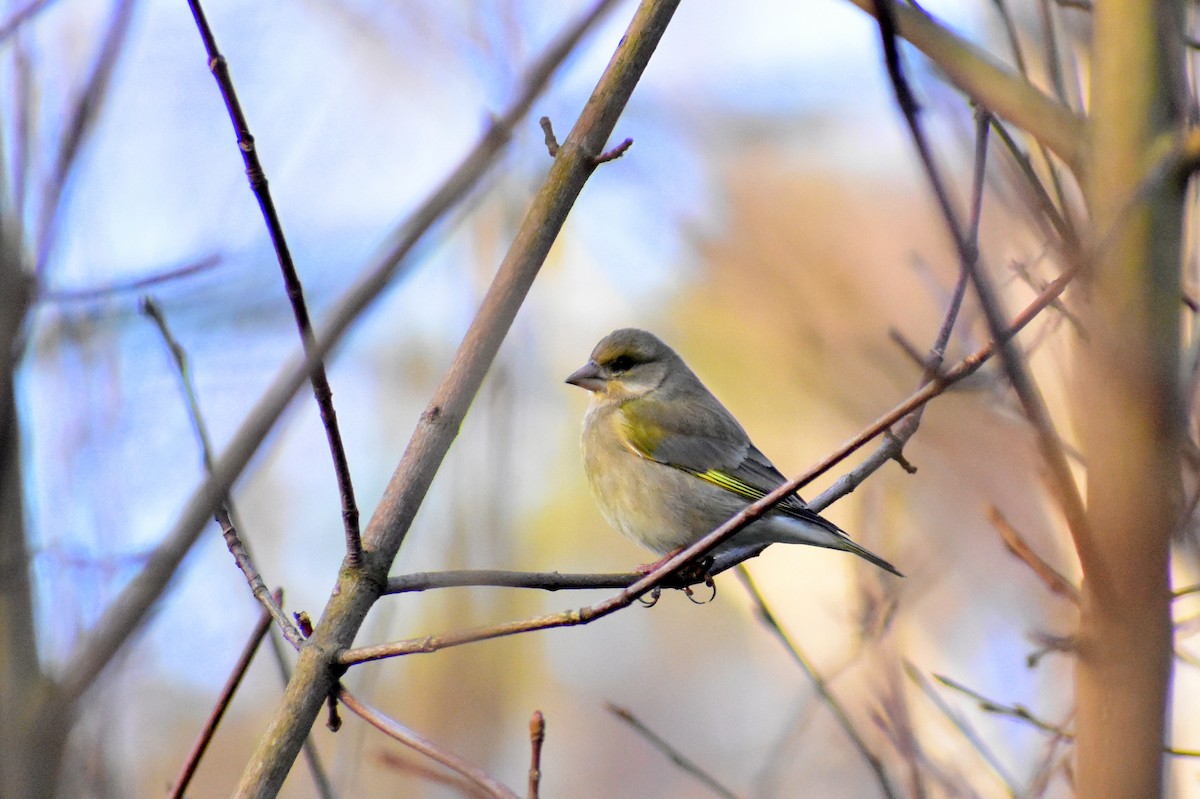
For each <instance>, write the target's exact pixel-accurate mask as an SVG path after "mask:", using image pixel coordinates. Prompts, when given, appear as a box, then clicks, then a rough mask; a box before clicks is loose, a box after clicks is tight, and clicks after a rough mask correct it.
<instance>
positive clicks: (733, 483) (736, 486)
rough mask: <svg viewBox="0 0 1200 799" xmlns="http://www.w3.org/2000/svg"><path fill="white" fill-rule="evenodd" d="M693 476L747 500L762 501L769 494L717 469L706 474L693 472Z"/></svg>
mask: <svg viewBox="0 0 1200 799" xmlns="http://www.w3.org/2000/svg"><path fill="white" fill-rule="evenodd" d="M692 474H694V475H696V476H697V477H699V478H700V479H701V480H706V481H708V482H710V483H712V484H713V485H715V486H718V487H720V488H723V489H725V490H726V491H728V492H730V493H732V494H737V495H738V496H739V497H744V498H745V499H749V500H756V499H761V498H762V497H764V496H766V493H767V492H765V491H763V490H762V489H759V488H755V487H754V486H752V485H750V484H749V483H744V482H742V481H741V480H739V479H737V478H736V477H733V476H732V475H729V474H726V473H725V472H722V471H719V470H717V469H709V470H708V471H706V472H692Z"/></svg>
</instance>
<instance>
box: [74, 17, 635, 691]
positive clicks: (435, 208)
mask: <svg viewBox="0 0 1200 799" xmlns="http://www.w3.org/2000/svg"><path fill="white" fill-rule="evenodd" d="M612 4H613V0H603V2H600V3H598V5H597V8H596V9H595V10H594V11H593V13H592V14H589V15H586V16H585V17H584V18H583V19H581V20H580V21H579V22H577V23H575V25H574V26H573V27H572V28H571V29H570V30H569V31H568V32H567V33H566V34H564V35H563V36H561V37H559V38H558V39H556V40H555V41H554V42H553V43H552V44H551V45H550V47H548V48H547V50H546V51H545V52H544V53H543V54H542V55H541V57H540V58H539V59H538V60H537V61H536V62H534V64H533V66H532V67H531V68H530V70H529V71H528V72H527V73H526V77H525V79H524V81H523V83H522V84H521V86H520V88H519V91H518V92H517V94H516V97H515V98H514V99H513V101H512V103H511V104H510V105H509V107H508V108H507V109H506V110H505V112H504V113H503V114H501V115H500V116H498V117H496V118H495V119H494V120H493V121H492V122H491V124H490V125H489V127H488V128H487V130H485V131H484V133H483V135H482V136H481V137H480V139H479V140H478V141H477V142H476V144H475V146H474V147H473V148H472V149H471V150H470V152H468V153H467V154H466V156H465V157H464V158H463V159H462V161H461V162H459V164H458V166H457V167H455V169H454V170H452V171H451V172H450V174H449V175H447V177H446V178H445V179H444V180H443V181H442V183H441V184H440V185H439V186H438V187H437V189H436V190H435V191H434V192H433V193H432V194H430V195H429V197H428V198H427V199H426V200H425V201H424V202H423V203H422V204H421V205H420V206H419V207H418V208H417V209H416V210H415V211H414V212H413V213H412V215H411V216H409V217H408V218H407V219H405V221H404V222H403V223H401V224H400V226H399V227H397V229H396V231H395V233H394V234H393V237H392V244H391V246H390V247H389V248H388V249H387V251H386V252H385V253H384V254H383V255H382V256H381V257H380V259H379V260H378V262H377V263H376V264H375V265H373V266H372V267H371V268H370V269H368V270H367V272H366V274H365V275H364V276H363V277H362V278H361V279H360V280H359V281H358V282H357V283H356V284H355V285H354V286H353V287H352V288H351V289H350V290H349V291H348V292H347V293H346V294H345V295H344V296H343V297H342V298H341V299H340V300H339V302H338V303H337V304H336V305H335V307H334V309H333V311H332V313H331V314H330V319H329V321H328V322H327V323H326V324H325V325H324V327H323V329H322V330H321V331H320V332H319V333H318V335H317V339H316V341H317V343H316V348H315V350H314V352H313V353H312V356H314V357H321V358H323V357H326V356H327V355H328V354H329V352H330V351H331V350H332V349H333V348H334V347H335V346H336V345H337V344H338V342H340V341H341V339H342V337H343V336H344V335H345V333H346V331H347V330H348V329H349V328H350V326H351V325H352V324H353V323H354V322H355V321H356V320H357V319H358V318H359V316H360V315H361V314H362V312H363V310H364V309H366V308H367V307H368V306H369V305H370V304H371V303H372V302H373V301H374V300H375V299H376V298H377V297H378V296H379V294H380V293H381V292H382V291H383V290H384V289H385V288H387V287H388V286H389V285H391V283H392V281H393V280H394V279H395V277H396V275H397V273H399V272H400V270H401V267H404V266H407V265H408V264H409V263H411V262H410V261H409V260H408V256H409V255H410V254H411V253H412V251H413V249H414V248H415V247H416V245H417V244H418V243H419V242H420V241H421V240H422V239H424V237H425V235H426V234H427V233H428V232H429V231H430V230H431V229H432V228H433V227H434V225H436V223H437V222H438V220H440V219H441V218H442V217H443V216H445V214H446V213H447V212H448V211H449V210H450V209H451V208H453V207H454V206H455V205H457V204H458V203H459V202H460V201H461V200H462V199H463V198H464V197H466V196H467V195H468V194H469V193H470V191H471V190H472V188H473V187H474V186H475V185H476V184H477V183H478V182H479V180H480V178H482V177H483V175H484V174H485V173H486V172H487V171H488V169H489V168H490V167H491V165H492V164H493V163H494V162H495V159H496V155H497V154H498V153H499V152H500V151H501V150H502V149H503V148H504V146H505V145H506V144H508V142H509V140H510V139H511V136H512V130H513V128H514V127H515V126H516V124H517V123H518V122H519V121H520V120H521V119H522V118H523V117H524V116H525V114H526V113H527V112H528V111H529V108H530V106H531V105H532V104H533V101H534V99H535V98H537V97H538V95H540V94H541V92H542V91H543V90H544V89H545V87H546V85H547V84H548V82H549V79H550V76H551V75H552V74H553V73H554V71H555V70H556V69H557V67H558V66H559V65H560V64H561V63H562V61H563V60H564V59H565V58H566V56H567V55H568V54H569V53H570V51H571V50H572V49H573V47H574V46H575V44H576V43H577V42H578V41H579V39H580V38H582V36H583V33H584V32H586V31H587V30H588V28H589V27H590V26H591V24H592V23H593V22H594V21H595V20H596V19H597V18H598V14H599V13H600V12H602V11H603V10H605V9H607V8H608V7H609V6H610V5H612ZM309 368H310V365H309V358H302V359H299V360H296V361H293V362H291V363H289V364H287V365H285V366H284V368H283V369H282V370H281V371H280V373H279V374H278V375H277V376H276V378H275V380H274V382H272V384H271V386H270V387H269V388H268V389H267V391H266V393H264V394H263V395H262V397H261V398H260V399H259V401H258V403H257V404H256V405H255V406H254V408H253V409H252V410H251V411H250V413H249V414H248V415H247V417H246V419H245V421H243V422H242V424H241V426H240V427H239V428H238V430H237V432H236V433H235V434H234V436H233V437H232V439H231V440H230V443H229V445H228V446H227V447H226V449H225V452H224V453H223V454H222V455H221V457H220V458H218V459H217V460H216V462H215V466H214V469H213V476H212V477H210V478H209V479H207V480H205V482H204V483H202V484H201V485H200V486H199V487H198V488H197V489H196V491H195V492H194V493H193V494H192V496H191V497H190V498H189V500H188V502H187V504H186V505H185V506H184V509H183V511H182V512H181V513H180V515H179V518H178V519H177V520H176V522H175V526H174V527H173V528H172V529H171V530H170V532H168V533H167V535H166V536H165V537H164V539H163V542H162V544H161V545H160V546H159V547H157V548H156V549H155V551H154V553H153V554H152V556H151V558H150V560H149V561H148V562H147V563H146V565H145V567H144V568H143V569H142V570H141V571H140V572H138V574H137V575H136V576H135V577H134V578H133V579H132V580H131V581H130V582H129V583H128V584H127V585H126V587H125V588H124V589H123V590H122V592H121V594H120V596H118V598H117V599H116V601H114V602H113V603H112V604H111V605H109V607H108V608H107V609H106V610H105V612H104V615H103V616H102V617H101V618H100V620H99V622H98V623H97V625H96V626H95V627H94V628H93V629H92V631H91V632H90V633H89V634H88V635H87V636H86V638H85V639H84V640H83V642H82V644H81V646H79V647H78V648H77V649H76V651H75V652H74V653H73V654H72V656H71V657H70V659H69V660H68V662H67V663H66V664H65V668H64V669H63V671H62V677H61V678H60V684H59V693H58V696H59V697H60V698H61V700H62V701H63V702H70V701H72V700H73V699H74V698H75V697H77V696H78V695H80V694H82V693H83V691H85V690H87V688H88V687H89V686H90V685H91V684H92V683H93V682H94V681H95V679H96V677H98V676H99V674H100V672H101V671H102V670H103V669H104V667H105V665H107V664H108V663H109V661H111V660H112V658H113V656H114V655H115V654H116V653H117V651H118V650H119V649H120V648H121V647H122V646H123V645H124V643H125V641H126V640H127V639H128V638H129V636H130V635H131V634H132V633H133V632H134V631H135V630H136V629H137V628H138V627H139V626H140V625H141V623H142V622H143V621H144V620H145V618H146V614H147V613H148V612H149V610H150V609H151V607H153V605H154V603H155V602H156V601H157V600H158V598H159V597H160V596H161V595H162V593H163V591H164V590H166V588H167V586H168V585H169V584H170V581H171V578H172V576H173V575H174V574H175V571H176V570H177V569H178V568H179V564H180V563H181V562H182V561H183V558H184V556H185V555H186V554H187V553H188V552H189V551H190V550H191V548H192V545H193V544H194V543H195V542H196V540H197V538H198V537H199V535H200V533H201V532H202V531H203V529H204V527H205V525H206V524H207V523H208V521H209V519H210V518H211V515H212V509H213V508H214V507H215V505H216V503H217V502H218V500H219V498H220V497H222V496H224V495H225V494H226V493H227V492H228V491H229V488H230V486H231V485H233V483H234V481H235V480H236V479H237V478H238V476H239V475H240V474H241V473H242V470H243V469H245V467H246V464H247V463H248V462H249V460H250V458H251V456H253V454H254V453H255V452H256V451H257V450H258V448H259V446H260V445H261V444H262V442H263V440H264V439H265V438H266V436H267V433H268V432H269V431H270V430H271V428H272V427H274V425H275V423H276V422H277V421H278V420H279V417H280V415H281V414H282V413H283V410H284V408H286V407H287V405H288V404H289V403H290V402H291V400H292V398H293V397H294V396H295V395H296V392H297V391H299V390H300V387H301V386H303V385H304V383H305V382H307V380H308V371H309Z"/></svg>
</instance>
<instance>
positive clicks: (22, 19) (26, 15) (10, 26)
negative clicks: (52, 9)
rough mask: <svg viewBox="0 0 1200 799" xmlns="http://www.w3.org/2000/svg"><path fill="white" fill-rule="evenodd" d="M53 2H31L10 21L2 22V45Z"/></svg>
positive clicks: (44, 0)
mask: <svg viewBox="0 0 1200 799" xmlns="http://www.w3.org/2000/svg"><path fill="white" fill-rule="evenodd" d="M51 2H52V0H29V2H28V3H26V4H25V5H24V6H23V7H21V8H18V9H17V10H16V11H14V12H13V13H12V14H11V15H10V16H9V18H8V19H6V20H5V21H4V22H0V44H4V42H5V41H6V40H7V39H8V37H10V36H12V35H13V34H14V33H16V32H17V31H18V30H20V28H21V26H22V25H24V24H25V23H27V22H29V21H30V20H31V19H33V18H34V17H35V16H37V15H38V14H39V13H40V12H42V11H44V10H45V9H46V7H47V6H49V5H50V3H51Z"/></svg>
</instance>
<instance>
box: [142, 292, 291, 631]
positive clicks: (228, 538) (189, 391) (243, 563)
mask: <svg viewBox="0 0 1200 799" xmlns="http://www.w3.org/2000/svg"><path fill="white" fill-rule="evenodd" d="M141 310H142V313H143V314H145V315H146V316H147V317H149V318H150V319H151V321H153V322H154V324H155V326H156V327H157V328H158V331H159V333H160V334H161V335H162V338H163V341H164V342H165V343H166V345H167V350H168V351H169V352H170V354H171V360H172V362H173V363H174V365H175V370H176V373H177V375H178V377H179V382H180V386H181V388H182V390H183V397H184V403H185V405H186V406H187V410H188V417H189V418H190V419H191V422H192V427H193V428H194V429H195V432H196V438H197V440H198V441H199V442H200V452H201V457H202V458H203V461H204V470H205V471H206V472H208V473H209V474H212V472H213V468H214V467H213V459H212V451H213V450H212V441H211V439H210V438H209V435H208V427H207V425H205V423H204V417H203V415H202V414H201V413H200V402H199V400H198V399H197V397H196V388H195V386H194V385H192V376H191V369H190V367H189V366H188V359H187V353H186V352H185V351H184V349H183V346H182V345H181V344H180V343H179V342H178V341H177V340H176V339H175V337H174V336H173V335H172V334H171V330H170V328H169V327H168V326H167V320H166V317H164V316H163V313H162V310H161V309H160V308H159V307H158V304H157V303H155V302H154V300H153V299H151V298H150V297H144V298H142V302H141ZM214 515H215V516H216V520H217V523H218V524H219V525H220V526H221V535H222V536H223V537H224V538H225V543H226V545H227V546H228V547H229V551H230V553H232V554H233V559H234V561H235V562H236V563H237V565H238V567H239V568H240V569H241V570H242V574H244V575H245V577H246V581H247V583H249V585H250V590H251V592H253V594H254V597H255V598H256V599H257V600H258V601H259V603H260V604H262V606H263V607H264V608H265V609H266V611H267V612H268V613H270V614H271V617H272V618H274V619H275V622H276V623H277V624H278V625H279V629H280V631H281V632H282V633H283V635H284V637H285V638H287V640H288V642H289V643H291V645H292V646H294V647H296V648H297V649H299V648H300V646H301V644H302V643H303V640H304V639H303V637H302V636H301V635H300V632H299V630H297V629H296V627H295V625H294V624H292V622H291V619H289V618H288V617H287V614H286V613H284V612H283V608H281V607H280V606H279V603H278V602H277V601H276V600H275V598H274V596H273V595H272V594H271V591H270V590H269V589H268V588H267V584H266V582H264V580H263V578H262V575H261V574H260V573H259V571H258V569H257V568H256V567H255V566H254V563H253V560H252V559H251V557H250V552H249V551H248V550H247V549H246V547H245V545H244V544H243V543H242V540H241V537H240V536H238V534H237V528H236V527H235V525H234V523H233V517H232V514H231V511H230V507H229V498H228V497H222V498H221V499H220V501H218V502H217V503H216V508H215V509H214Z"/></svg>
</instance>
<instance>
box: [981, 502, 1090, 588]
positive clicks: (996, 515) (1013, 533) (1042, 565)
mask: <svg viewBox="0 0 1200 799" xmlns="http://www.w3.org/2000/svg"><path fill="white" fill-rule="evenodd" d="M988 520H989V521H990V522H991V523H992V526H993V527H995V528H996V532H998V533H1000V538H1001V539H1003V541H1004V546H1005V547H1006V548H1007V549H1008V551H1009V552H1011V553H1012V554H1013V555H1015V556H1016V557H1018V558H1020V559H1021V561H1022V562H1024V563H1025V565H1026V566H1028V567H1029V568H1030V570H1032V571H1033V573H1034V574H1036V575H1037V577H1038V579H1040V580H1041V581H1042V583H1043V584H1045V586H1046V587H1047V588H1049V589H1050V591H1051V592H1052V593H1055V594H1058V595H1059V596H1061V597H1065V598H1067V599H1069V600H1071V601H1072V602H1074V603H1075V604H1076V605H1078V604H1079V589H1078V588H1076V587H1075V585H1074V584H1073V583H1072V582H1071V581H1070V580H1068V579H1067V578H1066V577H1063V576H1062V574H1060V573H1059V572H1058V570H1057V569H1055V568H1054V567H1053V566H1051V565H1050V564H1049V563H1047V562H1046V561H1045V560H1043V559H1042V557H1041V556H1040V555H1038V554H1037V553H1036V552H1034V551H1033V547H1031V546H1029V543H1028V542H1027V541H1026V540H1025V539H1024V537H1022V535H1021V534H1020V533H1019V532H1017V529H1016V528H1015V527H1013V526H1012V525H1011V524H1010V523H1009V521H1008V519H1006V518H1004V514H1002V513H1001V512H1000V510H999V509H998V508H997V507H996V506H995V505H993V506H991V507H990V508H988Z"/></svg>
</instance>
